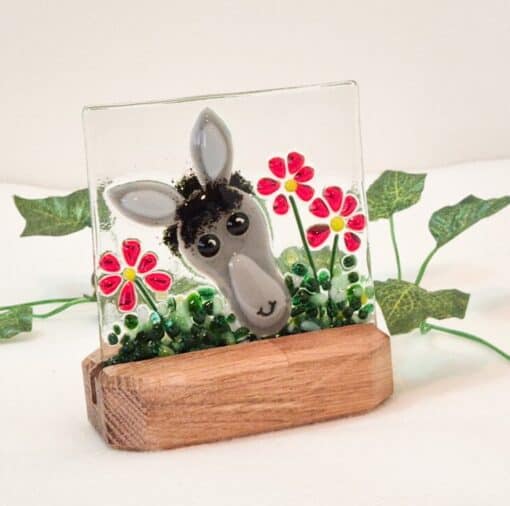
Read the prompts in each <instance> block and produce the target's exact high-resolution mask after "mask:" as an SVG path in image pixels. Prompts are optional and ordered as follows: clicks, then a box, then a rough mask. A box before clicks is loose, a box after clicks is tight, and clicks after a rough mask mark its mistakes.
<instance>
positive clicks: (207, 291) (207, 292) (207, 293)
mask: <svg viewBox="0 0 510 506" xmlns="http://www.w3.org/2000/svg"><path fill="white" fill-rule="evenodd" d="M198 293H199V295H200V297H202V299H204V300H209V299H212V298H213V297H214V296H215V295H216V290H215V289H214V288H213V287H212V286H201V287H200V288H199V289H198Z"/></svg>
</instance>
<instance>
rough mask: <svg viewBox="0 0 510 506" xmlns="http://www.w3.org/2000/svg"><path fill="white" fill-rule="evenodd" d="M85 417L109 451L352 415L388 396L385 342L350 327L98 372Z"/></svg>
mask: <svg viewBox="0 0 510 506" xmlns="http://www.w3.org/2000/svg"><path fill="white" fill-rule="evenodd" d="M83 375H84V381H85V395H86V399H87V411H88V417H89V419H90V421H91V423H92V425H94V427H95V428H96V429H97V430H98V432H99V433H100V434H101V436H102V437H103V438H104V439H105V441H106V442H107V443H108V444H110V445H111V446H113V447H115V448H122V449H129V450H157V449H166V448H176V447H179V446H185V445H191V444H197V443H206V442H211V441H217V440H221V439H229V438H233V437H237V436H245V435H249V434H256V433H260V432H266V431H272V430H277V429H283V428H285V427H294V426H298V425H304V424H309V423H313V422H320V421H323V420H329V419H333V418H337V417H340V416H346V415H354V414H357V413H362V412H365V411H368V410H371V409H373V408H375V407H376V406H377V405H379V404H380V403H381V402H383V401H384V400H385V399H386V398H388V397H389V396H390V395H391V393H392V391H393V379H392V368H391V354H390V344H389V339H388V337H387V336H386V335H385V334H383V333H382V332H381V331H380V330H378V329H377V328H376V327H375V326H374V325H353V326H349V327H343V328H337V329H327V330H321V331H317V332H307V333H303V334H298V335H293V336H285V337H279V338H276V339H268V340H264V341H257V342H253V343H248V344H240V345H236V346H229V347H224V348H215V349H211V350H204V351H197V352H192V353H186V354H182V355H175V356H171V357H165V358H155V359H151V360H145V361H142V362H131V363H127V364H120V365H114V366H109V367H106V368H102V366H101V363H100V353H99V351H96V352H94V353H92V354H91V355H89V356H88V357H87V358H86V359H85V360H84V361H83Z"/></svg>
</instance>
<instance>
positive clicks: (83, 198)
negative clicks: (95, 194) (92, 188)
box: [14, 189, 90, 237]
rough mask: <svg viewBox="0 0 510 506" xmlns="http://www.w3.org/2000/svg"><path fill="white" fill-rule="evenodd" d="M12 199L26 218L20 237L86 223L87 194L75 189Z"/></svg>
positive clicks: (71, 229) (75, 228)
mask: <svg viewBox="0 0 510 506" xmlns="http://www.w3.org/2000/svg"><path fill="white" fill-rule="evenodd" d="M14 203H15V204H16V207H17V208H18V211H19V212H20V213H21V215H22V216H23V218H25V220H26V224H25V228H24V229H23V232H22V233H21V236H22V237H25V236H31V235H52V236H55V235H66V234H71V233H73V232H77V231H78V230H81V229H82V228H84V227H87V226H90V208H89V194H88V191H87V190H85V189H84V190H78V191H75V192H73V193H70V194H69V195H65V196H63V197H47V198H44V199H25V198H22V197H19V196H18V195H15V196H14Z"/></svg>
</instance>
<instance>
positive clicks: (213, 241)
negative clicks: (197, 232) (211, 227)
mask: <svg viewBox="0 0 510 506" xmlns="http://www.w3.org/2000/svg"><path fill="white" fill-rule="evenodd" d="M197 249H198V252H199V253H200V254H201V255H202V256H203V257H207V258H209V257H213V256H214V255H216V253H218V251H219V249H220V240H219V239H218V238H217V237H216V236H215V235H214V234H205V235H203V236H202V237H200V239H198V243H197Z"/></svg>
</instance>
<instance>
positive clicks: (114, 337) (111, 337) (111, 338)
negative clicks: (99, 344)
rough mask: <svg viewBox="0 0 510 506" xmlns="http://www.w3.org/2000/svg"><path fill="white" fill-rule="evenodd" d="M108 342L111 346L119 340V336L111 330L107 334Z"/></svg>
mask: <svg viewBox="0 0 510 506" xmlns="http://www.w3.org/2000/svg"><path fill="white" fill-rule="evenodd" d="M108 342H109V343H110V344H111V345H112V346H113V345H115V344H117V343H118V342H119V337H118V336H117V334H114V333H113V332H112V333H111V334H108Z"/></svg>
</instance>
